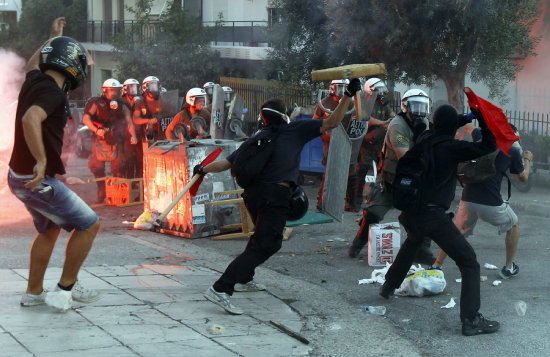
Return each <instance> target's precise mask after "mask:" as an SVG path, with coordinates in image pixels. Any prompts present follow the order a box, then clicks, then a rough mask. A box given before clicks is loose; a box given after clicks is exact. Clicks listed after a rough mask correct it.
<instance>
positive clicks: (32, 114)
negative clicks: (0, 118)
mask: <svg viewBox="0 0 550 357" xmlns="http://www.w3.org/2000/svg"><path fill="white" fill-rule="evenodd" d="M47 117H48V115H47V114H46V112H45V111H44V109H42V108H41V107H39V106H37V105H33V106H31V107H30V108H29V109H27V111H26V112H25V114H23V118H22V122H23V133H24V135H25V142H26V143H27V146H28V148H29V150H30V152H31V154H32V156H33V157H34V159H35V160H36V164H35V165H34V168H33V175H34V178H33V179H32V180H31V181H29V182H27V183H26V184H25V187H26V188H30V189H31V191H34V189H35V188H36V186H38V184H39V183H40V182H41V181H42V180H43V179H44V175H45V174H46V163H47V159H46V150H45V149H44V142H43V140H42V122H43V121H44V120H46V118H47Z"/></svg>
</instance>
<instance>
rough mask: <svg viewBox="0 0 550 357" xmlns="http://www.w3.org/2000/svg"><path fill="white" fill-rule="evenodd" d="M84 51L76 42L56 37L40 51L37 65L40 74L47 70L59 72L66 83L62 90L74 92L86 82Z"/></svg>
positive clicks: (64, 37) (69, 38)
mask: <svg viewBox="0 0 550 357" xmlns="http://www.w3.org/2000/svg"><path fill="white" fill-rule="evenodd" d="M87 63H88V61H87V58H86V51H85V50H84V47H82V45H81V44H80V42H78V41H77V40H75V39H73V38H71V37H67V36H58V37H54V38H52V39H49V40H48V41H46V43H45V44H44V46H42V49H41V50H40V62H39V64H38V66H39V68H40V70H41V71H42V72H45V71H47V70H48V69H53V70H55V71H58V72H61V73H62V74H64V75H65V78H66V81H65V86H64V88H63V89H64V90H65V91H68V90H74V89H76V88H78V87H79V86H80V85H81V84H82V83H84V81H85V80H86V77H87V75H86V66H87Z"/></svg>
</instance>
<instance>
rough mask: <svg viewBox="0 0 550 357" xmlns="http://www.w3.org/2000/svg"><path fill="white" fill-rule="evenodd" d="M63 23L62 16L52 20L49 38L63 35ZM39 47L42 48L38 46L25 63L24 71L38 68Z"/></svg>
mask: <svg viewBox="0 0 550 357" xmlns="http://www.w3.org/2000/svg"><path fill="white" fill-rule="evenodd" d="M65 23H66V22H65V18H64V17H58V18H57V19H55V20H53V23H52V27H51V29H50V37H49V38H53V37H57V36H63V27H65ZM41 49H42V46H40V47H38V49H37V50H36V52H34V54H33V55H32V57H31V58H30V59H29V61H28V62H27V64H26V65H25V73H28V72H30V71H32V70H35V69H38V59H39V56H40V50H41Z"/></svg>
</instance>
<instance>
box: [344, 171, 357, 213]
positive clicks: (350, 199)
mask: <svg viewBox="0 0 550 357" xmlns="http://www.w3.org/2000/svg"><path fill="white" fill-rule="evenodd" d="M356 184H357V175H356V174H355V173H353V174H352V175H350V176H348V186H347V190H346V208H345V210H346V211H347V212H357V211H358V209H357V204H356V200H355V185H356Z"/></svg>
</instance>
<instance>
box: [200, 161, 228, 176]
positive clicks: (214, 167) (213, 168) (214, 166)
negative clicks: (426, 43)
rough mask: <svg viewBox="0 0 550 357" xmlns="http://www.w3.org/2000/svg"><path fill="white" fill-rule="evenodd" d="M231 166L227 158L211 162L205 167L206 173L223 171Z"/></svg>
mask: <svg viewBox="0 0 550 357" xmlns="http://www.w3.org/2000/svg"><path fill="white" fill-rule="evenodd" d="M230 168H231V163H230V162H229V161H227V160H226V159H223V160H219V161H214V162H213V163H211V164H208V165H206V166H205V167H204V168H203V171H204V173H209V172H222V171H225V170H229V169H230Z"/></svg>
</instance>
